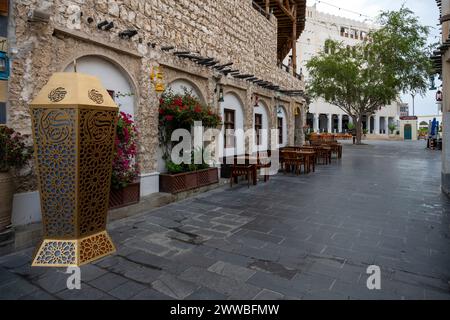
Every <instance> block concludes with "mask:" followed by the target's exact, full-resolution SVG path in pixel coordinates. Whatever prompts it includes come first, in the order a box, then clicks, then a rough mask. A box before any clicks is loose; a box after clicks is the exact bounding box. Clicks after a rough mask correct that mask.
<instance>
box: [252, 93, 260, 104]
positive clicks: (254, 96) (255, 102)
mask: <svg viewBox="0 0 450 320" xmlns="http://www.w3.org/2000/svg"><path fill="white" fill-rule="evenodd" d="M252 100H253V106H254V107H255V108H258V107H259V96H258V95H257V94H256V93H255V94H254V95H253V99H252Z"/></svg>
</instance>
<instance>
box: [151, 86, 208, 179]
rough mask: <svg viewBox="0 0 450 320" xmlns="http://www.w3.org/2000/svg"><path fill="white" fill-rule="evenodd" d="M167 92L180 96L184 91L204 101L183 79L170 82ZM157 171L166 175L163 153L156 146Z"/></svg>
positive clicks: (199, 93) (196, 90) (197, 90)
mask: <svg viewBox="0 0 450 320" xmlns="http://www.w3.org/2000/svg"><path fill="white" fill-rule="evenodd" d="M167 90H171V91H172V92H173V93H174V94H180V95H183V94H184V93H185V91H187V92H189V93H190V94H192V96H194V97H197V98H198V99H199V100H200V101H202V102H203V101H204V98H203V95H202V94H201V92H200V90H199V89H198V87H197V86H196V85H195V84H194V83H192V82H190V81H188V80H185V79H177V80H175V81H173V82H171V83H170V84H169V85H168V86H167ZM157 164H158V166H157V170H158V172H159V173H166V172H167V167H166V160H164V152H163V149H162V148H161V147H160V146H159V145H158V152H157Z"/></svg>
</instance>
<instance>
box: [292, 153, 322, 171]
mask: <svg viewBox="0 0 450 320" xmlns="http://www.w3.org/2000/svg"><path fill="white" fill-rule="evenodd" d="M302 149H303V148H302ZM289 153H295V154H297V155H299V156H301V157H303V158H304V159H305V173H311V167H312V170H313V172H316V156H317V153H316V151H314V150H313V149H312V150H299V151H289Z"/></svg>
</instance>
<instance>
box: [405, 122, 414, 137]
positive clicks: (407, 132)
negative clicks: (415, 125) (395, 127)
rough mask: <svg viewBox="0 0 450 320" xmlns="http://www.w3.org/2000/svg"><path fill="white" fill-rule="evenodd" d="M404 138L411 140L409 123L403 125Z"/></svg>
mask: <svg viewBox="0 0 450 320" xmlns="http://www.w3.org/2000/svg"><path fill="white" fill-rule="evenodd" d="M405 140H412V126H411V125H410V124H406V125H405Z"/></svg>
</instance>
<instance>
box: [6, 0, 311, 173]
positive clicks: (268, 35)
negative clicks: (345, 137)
mask: <svg viewBox="0 0 450 320" xmlns="http://www.w3.org/2000/svg"><path fill="white" fill-rule="evenodd" d="M38 7H39V8H41V9H43V10H46V11H48V12H49V13H51V20H50V22H49V23H42V22H29V21H28V19H27V14H28V13H29V12H30V10H32V9H36V8H38ZM89 18H92V19H93V21H92V22H91V23H89V22H88V21H89V20H90V19H89ZM11 20H12V21H11V26H12V28H13V30H14V31H13V32H12V36H11V39H10V44H11V57H12V63H13V65H12V76H11V81H10V90H9V106H8V123H9V125H11V126H12V127H14V128H15V129H18V130H19V131H21V132H23V133H30V131H31V130H30V129H31V122H30V116H29V113H28V104H29V103H30V102H31V100H32V99H33V98H34V96H35V95H36V94H37V93H38V92H39V90H40V89H41V88H42V86H43V85H44V84H45V83H46V81H47V80H48V79H49V78H50V76H51V74H52V73H54V72H58V71H62V70H64V69H65V68H66V67H67V65H69V64H70V63H71V62H72V61H73V59H75V58H79V57H81V56H84V55H99V56H102V57H104V58H106V59H108V60H110V61H112V62H113V63H114V64H116V65H117V66H118V67H119V68H121V69H122V70H123V71H124V73H126V74H127V75H128V76H129V78H130V82H131V84H132V86H134V89H135V90H136V92H135V96H136V99H135V100H136V106H135V110H136V120H137V123H138V126H139V128H140V132H141V139H140V140H141V141H140V155H139V163H140V165H141V171H142V172H143V173H149V172H153V171H155V170H156V168H157V164H156V148H157V146H158V130H157V127H158V99H159V96H158V95H157V94H156V93H155V91H154V88H153V85H152V84H151V82H150V77H149V75H150V73H151V69H152V67H153V66H159V65H162V66H163V68H164V72H165V81H166V84H169V83H170V82H172V81H173V80H176V79H177V78H184V79H187V80H189V81H191V82H193V83H194V84H195V85H196V86H197V87H199V88H200V90H201V91H202V94H203V95H204V98H205V100H206V102H207V103H208V104H210V105H212V106H214V107H216V108H218V105H219V104H218V103H217V96H216V94H215V92H214V90H215V88H216V86H217V84H218V83H221V84H222V85H223V86H224V87H225V88H226V90H233V91H235V92H237V93H238V94H239V96H240V97H241V99H242V101H243V102H244V104H245V115H246V119H245V128H246V129H248V128H250V127H251V126H252V123H253V105H252V102H251V99H252V95H253V93H257V94H259V95H261V97H265V98H264V99H266V102H267V104H268V105H269V106H270V109H271V110H269V114H270V115H271V119H270V123H271V125H272V126H273V124H275V123H276V121H275V108H274V92H273V91H269V90H264V89H261V88H259V87H256V86H254V85H252V84H249V83H248V82H245V81H242V80H237V79H233V78H231V77H222V78H221V79H218V78H216V77H214V76H217V73H214V72H213V71H212V70H211V69H209V68H206V67H201V66H198V65H196V64H194V63H193V62H191V61H188V60H182V59H180V58H177V57H175V56H174V55H173V54H171V53H165V52H163V51H161V50H160V48H161V46H168V45H170V46H175V47H176V49H177V50H189V51H192V52H198V53H199V54H201V55H204V56H210V57H214V58H216V59H218V60H220V61H221V62H223V63H227V62H234V65H233V68H236V69H239V70H240V71H241V72H242V73H251V74H254V75H255V76H257V77H259V78H261V79H264V80H267V81H272V82H274V83H276V84H278V85H280V86H282V87H283V88H285V89H302V88H303V87H304V85H303V83H302V82H301V81H299V80H298V79H296V78H294V77H292V76H291V75H290V74H288V73H286V72H285V71H283V70H281V69H278V67H277V61H276V56H277V54H276V48H277V43H276V42H277V33H276V31H277V24H276V19H275V18H274V17H272V18H271V19H270V20H268V19H266V18H265V17H264V16H262V15H261V14H260V13H259V12H257V11H256V10H254V9H253V7H252V5H251V0H220V1H210V0H208V1H204V0H179V1H175V0H152V1H148V0H147V1H146V0H117V1H115V0H98V1H93V0H47V1H42V0H16V1H14V6H13V19H11ZM103 20H108V21H113V22H114V24H115V27H114V28H113V29H112V30H110V31H101V30H99V29H98V28H97V23H99V22H100V21H103ZM126 29H137V30H138V32H139V34H138V35H137V36H136V37H134V38H132V39H131V40H130V39H120V38H119V36H118V33H119V32H121V31H124V30H126ZM61 30H63V31H61ZM150 44H156V47H155V48H153V47H152V46H151V45H150ZM285 99H286V102H285V105H286V109H287V112H288V117H289V135H290V136H292V135H293V132H294V129H293V128H292V125H293V123H294V119H293V117H292V114H293V107H294V105H295V104H294V102H293V99H290V98H287V97H286V98H285ZM299 102H300V103H301V101H299ZM289 139H291V140H292V141H293V137H289ZM290 142H291V141H290Z"/></svg>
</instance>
